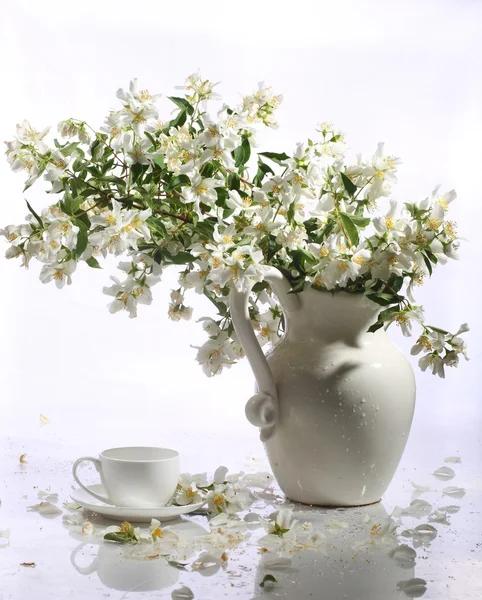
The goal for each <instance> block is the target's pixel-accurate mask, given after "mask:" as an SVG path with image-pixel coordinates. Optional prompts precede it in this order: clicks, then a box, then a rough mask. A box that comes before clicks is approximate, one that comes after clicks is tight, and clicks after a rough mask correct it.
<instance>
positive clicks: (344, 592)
mask: <svg viewBox="0 0 482 600" xmlns="http://www.w3.org/2000/svg"><path fill="white" fill-rule="evenodd" d="M366 515H368V517H369V522H367V523H364V522H363V518H364V517H365V519H367V517H366ZM293 517H294V518H295V519H299V520H300V522H303V521H304V520H305V519H306V520H308V521H310V522H312V523H313V525H314V527H315V528H316V529H321V530H322V532H323V534H324V535H325V536H326V544H325V545H324V547H323V552H321V551H310V550H308V551H306V550H303V551H301V552H297V553H294V554H292V555H290V559H291V565H290V567H289V568H288V569H276V568H274V569H273V568H272V567H271V566H266V567H265V566H264V564H265V563H268V564H269V561H270V560H271V559H272V558H273V557H272V556H270V555H269V554H264V555H263V556H262V558H261V561H260V563H259V566H258V570H257V573H256V578H255V588H254V591H255V594H254V596H255V598H253V600H255V599H256V600H257V599H258V595H259V598H260V599H261V598H266V595H265V594H264V595H263V594H262V593H261V592H262V590H261V589H260V587H259V583H260V582H262V581H263V578H264V577H265V575H267V574H268V573H269V574H271V575H274V577H275V578H276V579H277V581H278V583H277V584H276V587H275V588H274V589H273V593H274V592H275V591H276V598H285V599H286V600H315V599H321V598H326V599H327V600H395V599H398V600H400V599H401V598H406V596H404V594H403V593H401V592H400V591H399V590H398V589H397V584H398V583H399V582H400V581H406V580H408V579H411V578H412V577H414V570H415V568H414V564H413V561H412V564H410V565H409V566H407V565H403V564H402V563H400V562H397V561H395V560H394V559H393V558H391V557H390V555H389V552H390V549H392V548H393V547H395V546H396V544H397V543H401V542H400V540H398V539H397V536H396V535H389V536H386V539H385V538H377V536H373V535H371V530H372V527H373V526H374V525H375V524H384V523H386V522H387V513H386V511H385V508H384V507H383V505H382V503H377V504H372V505H370V506H364V507H360V508H349V509H346V510H345V511H343V512H339V511H336V510H334V511H333V510H330V511H328V513H327V514H323V513H321V512H318V513H315V511H313V513H312V512H311V511H310V512H309V513H307V512H306V511H304V510H303V509H301V510H299V511H297V510H296V509H295V511H294V513H293ZM331 519H334V520H336V521H346V523H347V524H348V527H346V528H340V529H330V527H329V522H330V520H331ZM257 594H258V595H257Z"/></svg>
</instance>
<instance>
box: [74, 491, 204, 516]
mask: <svg viewBox="0 0 482 600" xmlns="http://www.w3.org/2000/svg"><path fill="white" fill-rule="evenodd" d="M87 487H88V488H89V489H90V490H92V491H93V492H96V493H97V494H105V490H104V486H103V485H102V484H101V483H97V484H95V485H88V486H87ZM70 497H71V498H72V500H73V501H74V502H77V503H78V504H80V505H81V506H83V507H84V508H87V509H88V510H91V511H92V512H95V513H97V514H99V515H103V516H104V517H108V518H109V519H114V520H115V521H133V522H135V523H150V521H151V519H158V520H159V521H171V520H172V519H177V517H180V516H181V515H186V514H188V513H191V512H194V511H195V510H197V509H198V508H200V507H201V506H202V505H203V504H205V503H204V502H196V504H187V505H186V506H160V507H158V508H126V507H120V506H113V505H112V504H106V503H105V502H102V500H97V498H94V497H93V496H91V495H90V494H88V493H87V492H86V491H85V490H83V489H82V488H75V490H74V491H73V492H72V493H71V494H70Z"/></svg>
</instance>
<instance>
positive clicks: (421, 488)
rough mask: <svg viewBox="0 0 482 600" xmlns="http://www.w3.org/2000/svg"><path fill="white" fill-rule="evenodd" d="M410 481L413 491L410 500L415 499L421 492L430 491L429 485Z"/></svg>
mask: <svg viewBox="0 0 482 600" xmlns="http://www.w3.org/2000/svg"><path fill="white" fill-rule="evenodd" d="M410 483H411V484H412V486H413V488H414V491H413V493H412V500H416V499H417V498H419V497H420V496H421V495H422V494H425V493H427V492H430V490H431V489H432V488H431V487H430V486H429V485H418V483H414V482H413V481H411V482H410Z"/></svg>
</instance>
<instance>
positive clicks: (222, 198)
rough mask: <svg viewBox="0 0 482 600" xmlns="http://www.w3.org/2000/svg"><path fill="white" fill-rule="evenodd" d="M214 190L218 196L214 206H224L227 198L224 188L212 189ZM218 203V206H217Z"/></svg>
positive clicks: (227, 193) (227, 194) (226, 191)
mask: <svg viewBox="0 0 482 600" xmlns="http://www.w3.org/2000/svg"><path fill="white" fill-rule="evenodd" d="M214 189H215V190H216V194H217V195H218V200H217V202H216V204H217V205H218V206H225V203H226V200H227V199H228V198H229V192H228V190H227V189H226V188H222V187H218V188H214ZM219 203H220V204H219Z"/></svg>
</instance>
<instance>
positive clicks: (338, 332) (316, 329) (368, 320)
mask: <svg viewBox="0 0 482 600" xmlns="http://www.w3.org/2000/svg"><path fill="white" fill-rule="evenodd" d="M299 300H300V307H299V309H298V310H296V311H295V312H290V313H289V314H287V315H286V321H287V330H286V337H287V339H288V340H290V341H318V342H323V343H332V342H335V341H340V342H344V343H346V344H349V345H353V344H358V343H359V342H360V341H361V338H363V337H364V336H365V334H367V329H368V328H369V327H370V325H372V324H373V323H374V322H375V320H376V318H377V314H378V313H379V312H380V307H379V306H378V305H377V304H375V303H374V302H372V301H370V300H368V298H366V297H365V296H364V295H363V294H350V293H348V292H334V293H332V292H321V291H317V290H314V289H312V288H310V289H307V290H305V291H303V292H301V294H299ZM368 335H369V334H368Z"/></svg>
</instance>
